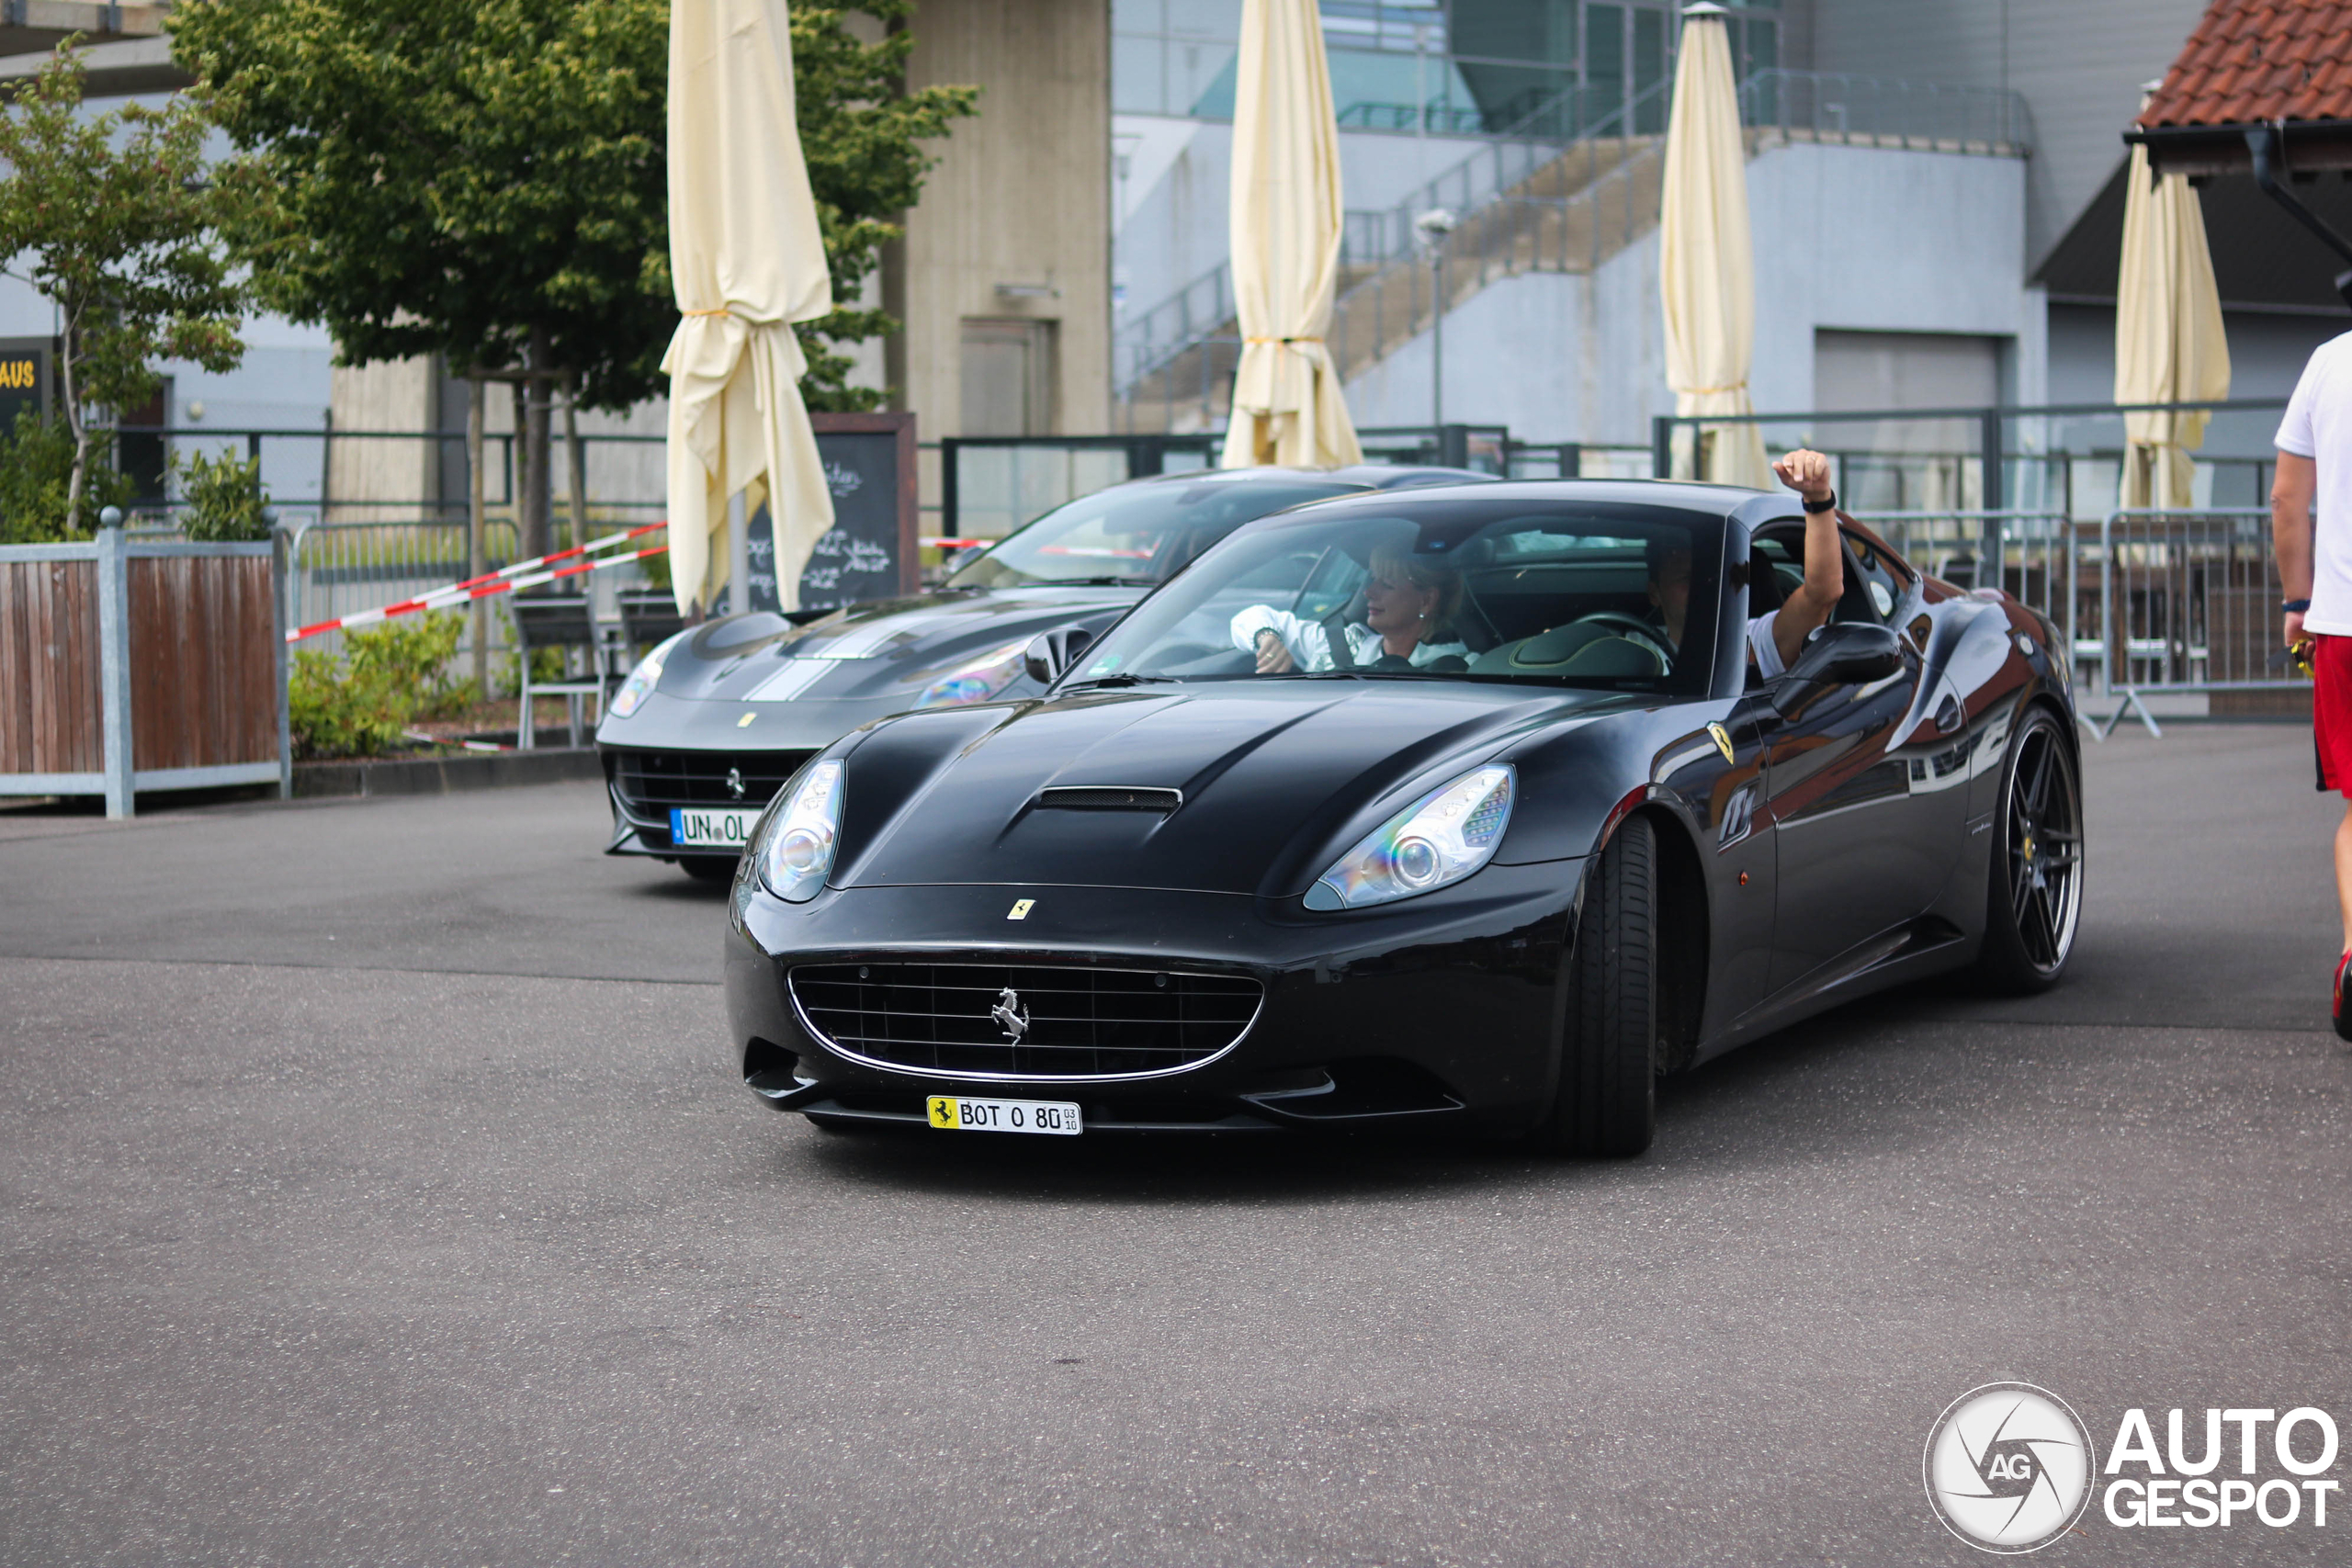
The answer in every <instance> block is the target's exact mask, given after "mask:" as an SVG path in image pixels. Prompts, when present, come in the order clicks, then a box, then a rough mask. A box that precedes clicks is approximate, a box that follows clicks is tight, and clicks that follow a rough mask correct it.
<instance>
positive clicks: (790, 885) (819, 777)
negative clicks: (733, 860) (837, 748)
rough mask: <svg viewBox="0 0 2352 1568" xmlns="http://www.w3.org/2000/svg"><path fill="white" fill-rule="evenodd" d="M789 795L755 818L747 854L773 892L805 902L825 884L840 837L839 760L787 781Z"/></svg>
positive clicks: (789, 898)
mask: <svg viewBox="0 0 2352 1568" xmlns="http://www.w3.org/2000/svg"><path fill="white" fill-rule="evenodd" d="M788 787H789V790H790V795H789V798H786V799H780V800H779V801H778V802H777V804H776V808H775V810H772V811H770V812H769V813H768V814H767V815H766V816H765V817H763V818H761V820H760V826H759V829H758V830H757V831H756V832H754V833H753V835H752V841H751V843H750V845H748V846H747V847H746V850H745V854H746V857H747V858H748V859H749V860H750V861H751V863H752V865H753V866H754V867H756V868H757V870H758V872H759V877H760V881H761V882H762V883H763V885H764V886H766V888H767V890H768V891H769V892H771V893H773V894H775V896H776V897H779V898H782V899H786V900H787V901H788V902H791V903H794V904H804V903H807V902H808V901H809V899H811V898H814V897H816V896H817V890H818V889H819V888H820V887H822V886H825V876H826V874H827V873H829V872H831V870H832V869H833V851H834V849H835V848H836V847H837V845H838V844H839V842H840V840H841V827H842V764H841V760H840V759H839V758H837V757H836V758H828V759H827V760H826V761H821V762H819V763H817V764H815V765H814V766H812V767H810V768H809V769H807V770H806V771H805V772H803V773H801V774H800V775H799V776H798V777H797V778H796V779H794V780H793V782H792V784H790V785H789V786H788Z"/></svg>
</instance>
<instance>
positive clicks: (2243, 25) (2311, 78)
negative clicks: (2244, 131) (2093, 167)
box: [2136, 0, 2352, 127]
mask: <svg viewBox="0 0 2352 1568" xmlns="http://www.w3.org/2000/svg"><path fill="white" fill-rule="evenodd" d="M2277 119H2285V120H2315V119H2335V120H2352V4H2347V3H2346V0H2212V4H2211V5H2210V6H2206V8H2205V16H2204V18H2203V19H2202V20H2200V21H2199V23H2198V24H2197V30H2196V31H2195V32H2193V33H2190V34H2189V35H2188V43H2187V45H2185V46H2184V47H2183V48H2182V50H2181V51H2180V57H2179V58H2178V59H2177V60H2175V61H2174V62H2172V69H2171V70H2169V71H2167V72H2165V79H2164V85H2162V86H2160V87H2158V88H2157V89H2156V93H2155V96H2154V97H2152V98H2151V99H2149V100H2148V107H2146V108H2145V109H2143V110H2142V111H2141V113H2140V118H2139V119H2138V121H2137V122H2136V123H2137V124H2139V125H2142V126H2147V127H2155V126H2166V125H2172V126H2204V125H2214V126H2219V125H2247V124H2254V123H2258V122H2264V121H2268V120H2277Z"/></svg>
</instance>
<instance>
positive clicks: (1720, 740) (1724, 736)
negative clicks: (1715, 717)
mask: <svg viewBox="0 0 2352 1568" xmlns="http://www.w3.org/2000/svg"><path fill="white" fill-rule="evenodd" d="M1707 733H1708V734H1709V735H1711V736H1713V737H1714V740H1715V750H1718V751H1721V752H1722V753H1723V754H1724V762H1725V763H1729V762H1730V761H1732V754H1731V731H1730V730H1728V729H1725V728H1724V727H1723V726H1722V725H1720V724H1709V725H1708V726H1707Z"/></svg>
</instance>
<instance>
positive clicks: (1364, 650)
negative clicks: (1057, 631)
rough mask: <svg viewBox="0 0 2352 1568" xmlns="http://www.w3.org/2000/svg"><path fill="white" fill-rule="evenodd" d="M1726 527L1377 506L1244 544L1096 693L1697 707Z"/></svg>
mask: <svg viewBox="0 0 2352 1568" xmlns="http://www.w3.org/2000/svg"><path fill="white" fill-rule="evenodd" d="M1723 526H1724V525H1723V520H1722V519H1721V518H1720V517H1718V516H1714V515H1713V514H1711V513H1695V512H1690V511H1685V510H1682V509H1679V508H1675V507H1664V506H1641V505H1629V504H1622V503H1612V502H1589V501H1574V500H1564V501H1561V502H1542V501H1532V500H1529V499H1526V498H1523V497H1522V498H1521V499H1517V500H1495V501H1487V500H1479V501H1475V502H1474V501H1462V500H1437V499H1430V500H1426V501H1415V500H1413V499H1411V498H1409V497H1407V496H1399V495H1394V494H1391V495H1383V496H1378V497H1373V496H1366V497H1363V498H1361V499H1360V500H1353V501H1342V502H1332V503H1330V504H1329V505H1326V506H1316V507H1309V508H1307V509H1306V510H1305V511H1303V512H1300V513H1295V514H1293V515H1291V516H1286V517H1280V518H1273V519H1270V520H1268V521H1267V522H1265V523H1262V524H1261V525H1258V526H1256V527H1254V528H1250V529H1248V530H1245V531H1243V532H1241V533H1239V534H1237V535H1236V536H1233V537H1232V538H1230V539H1227V541H1226V542H1225V543H1224V544H1222V545H1220V546H1219V547H1216V549H1214V550H1212V551H1210V552H1209V553H1208V554H1206V555H1204V556H1203V557H1202V558H1201V559H1200V561H1199V563H1198V564H1197V565H1195V566H1194V567H1193V570H1191V571H1189V572H1187V573H1185V574H1184V576H1182V578H1180V579H1178V580H1177V581H1175V582H1173V583H1171V584H1170V585H1169V586H1168V587H1167V588H1166V589H1164V590H1162V591H1161V592H1159V593H1157V594H1154V595H1153V596H1152V597H1151V598H1149V599H1148V600H1146V601H1145V602H1144V603H1143V604H1141V605H1139V606H1137V608H1136V611H1135V613H1134V614H1133V615H1129V616H1128V617H1127V618H1126V619H1125V621H1123V622H1121V623H1120V624H1119V625H1118V626H1116V627H1114V629H1113V630H1112V631H1111V633H1110V635H1109V636H1108V637H1106V638H1105V639H1104V640H1103V642H1102V643H1101V644H1100V645H1099V646H1098V647H1097V648H1095V649H1091V651H1090V653H1089V655H1088V656H1087V657H1085V658H1082V659H1081V660H1080V662H1079V667H1078V671H1077V674H1076V676H1075V677H1074V679H1075V680H1076V681H1078V682H1085V681H1101V680H1106V679H1107V680H1113V681H1126V680H1159V681H1242V680H1317V679H1321V680H1352V679H1362V678H1364V677H1367V676H1374V677H1391V676H1393V677H1397V678H1400V679H1401V678H1424V679H1426V678H1447V677H1450V678H1453V679H1457V680H1493V681H1529V682H1550V683H1555V684H1566V685H1573V686H1584V687H1593V688H1598V689H1603V690H1610V691H1643V692H1652V691H1654V692H1674V693H1696V692H1703V691H1705V690H1706V689H1707V685H1708V682H1709V679H1710V676H1711V672H1712V668H1713V662H1712V661H1713V645H1714V634H1715V625H1716V619H1717V612H1718V610H1719V608H1720V605H1721V587H1720V582H1721V578H1722V572H1721V570H1719V567H1720V561H1721V556H1722V550H1723Z"/></svg>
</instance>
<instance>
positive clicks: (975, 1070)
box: [789, 963, 1265, 1078]
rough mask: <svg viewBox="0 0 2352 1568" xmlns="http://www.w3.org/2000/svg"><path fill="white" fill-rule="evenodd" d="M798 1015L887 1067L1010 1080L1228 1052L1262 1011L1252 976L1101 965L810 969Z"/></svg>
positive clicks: (1136, 1073) (798, 975) (1167, 1069)
mask: <svg viewBox="0 0 2352 1568" xmlns="http://www.w3.org/2000/svg"><path fill="white" fill-rule="evenodd" d="M789 984H790V987H791V991H792V999H793V1002H794V1004H795V1005H796V1006H797V1008H798V1009H799V1011H800V1017H801V1021H802V1022H804V1023H805V1024H807V1025H808V1027H809V1030H810V1031H811V1032H813V1033H815V1034H816V1035H817V1036H818V1038H820V1040H822V1041H824V1042H825V1043H827V1044H828V1045H831V1046H832V1047H833V1048H834V1049H836V1050H838V1051H840V1052H842V1054H843V1055H848V1056H852V1057H856V1058H860V1059H863V1060H865V1061H869V1062H873V1063H876V1064H878V1065H881V1066H895V1067H909V1068H914V1069H918V1070H922V1071H930V1072H942V1073H953V1074H957V1075H960V1076H982V1077H1007V1078H1111V1077H1149V1076H1151V1075H1154V1074H1158V1073H1172V1072H1181V1071H1182V1070H1183V1069H1185V1068H1186V1067H1193V1066H1199V1065H1200V1064H1201V1063H1203V1062H1205V1061H1207V1060H1209V1059H1210V1058H1211V1057H1214V1056H1219V1055H1224V1054H1225V1052H1226V1051H1227V1050H1228V1049H1229V1048H1231V1047H1232V1045H1233V1044H1234V1043H1236V1042H1237V1041H1238V1040H1239V1039H1240V1038H1241V1036H1242V1033H1243V1032H1245V1031H1246V1030H1248V1029H1249V1027H1250V1023H1251V1022H1252V1021H1255V1020H1256V1018H1257V1016H1258V1004H1259V1001H1260V999H1261V997H1262V996H1263V994H1264V989H1265V987H1263V986H1261V984H1260V983H1259V982H1258V981H1257V979H1256V978H1254V977H1253V976H1247V975H1188V974H1179V973H1175V972H1171V971H1168V970H1156V969H1106V968H1101V967H1097V966H1095V965H1092V964H897V963H871V964H802V965H800V966H799V967H797V968H796V969H794V970H793V971H792V974H791V978H790V982H789Z"/></svg>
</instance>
